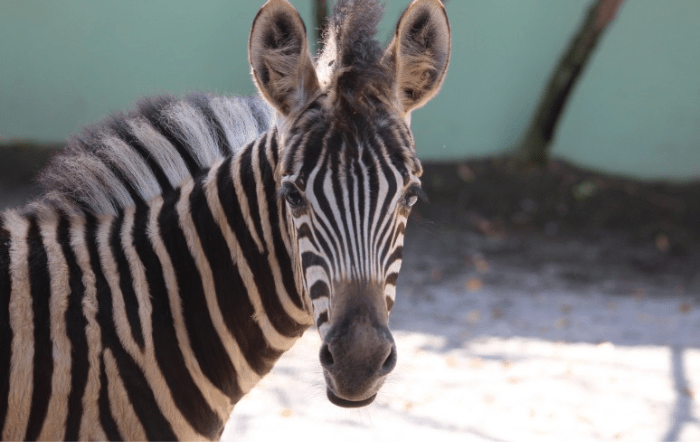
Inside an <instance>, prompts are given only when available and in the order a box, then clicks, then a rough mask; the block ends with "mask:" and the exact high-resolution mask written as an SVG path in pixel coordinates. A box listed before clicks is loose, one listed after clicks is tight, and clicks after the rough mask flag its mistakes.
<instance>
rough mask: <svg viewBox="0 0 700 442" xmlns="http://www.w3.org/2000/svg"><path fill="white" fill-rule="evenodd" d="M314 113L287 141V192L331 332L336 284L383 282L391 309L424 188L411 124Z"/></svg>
mask: <svg viewBox="0 0 700 442" xmlns="http://www.w3.org/2000/svg"><path fill="white" fill-rule="evenodd" d="M308 114H310V115H306V116H305V117H302V118H300V119H299V120H298V121H299V122H301V123H299V124H298V126H297V129H296V135H292V136H291V137H290V138H289V142H288V143H287V145H288V147H287V148H286V149H285V151H286V163H285V164H284V166H285V172H284V173H283V178H282V179H281V184H280V195H281V196H283V197H284V199H285V200H286V205H287V208H288V213H289V217H290V218H291V220H292V224H293V225H294V230H295V233H296V243H297V250H296V253H297V255H298V256H297V258H298V260H299V262H300V263H301V270H302V272H303V285H304V289H305V291H306V293H308V295H309V296H310V298H311V301H312V305H313V310H314V316H315V320H316V324H317V326H318V328H319V331H320V333H321V336H322V337H324V336H325V335H326V333H327V332H328V329H329V327H330V325H331V323H332V322H333V319H334V317H333V316H334V313H335V314H336V315H337V311H334V309H333V306H334V304H335V302H334V301H337V299H336V296H334V295H335V290H334V288H335V287H336V286H339V285H346V284H352V285H359V286H361V285H371V286H373V287H376V288H377V289H379V291H380V293H378V294H377V295H380V296H381V300H379V301H377V302H378V303H379V304H382V305H383V306H384V309H385V310H386V313H387V315H388V312H389V311H390V310H391V307H392V305H393V303H394V299H395V295H396V282H397V278H398V274H399V269H400V267H401V255H402V251H403V238H404V230H405V227H406V220H407V218H408V215H409V213H410V211H411V207H412V206H413V205H414V204H415V203H416V201H417V199H418V197H419V195H420V194H421V193H422V191H421V187H420V179H419V176H420V173H421V169H420V164H419V162H418V161H417V160H416V159H415V157H414V156H413V153H412V152H413V148H412V141H411V134H410V132H409V129H408V127H407V126H406V125H405V124H404V123H403V122H401V121H400V120H398V119H391V118H389V117H387V116H383V118H382V120H381V122H379V123H375V124H372V123H370V122H369V121H359V122H357V124H358V125H359V124H363V125H364V127H359V128H358V127H357V126H355V127H352V128H348V127H347V126H346V125H343V126H341V125H339V124H334V123H333V122H326V121H323V119H322V118H321V117H320V116H319V114H321V112H317V111H315V110H314V109H311V110H309V111H308ZM291 132H292V133H294V132H295V131H294V130H292V131H291Z"/></svg>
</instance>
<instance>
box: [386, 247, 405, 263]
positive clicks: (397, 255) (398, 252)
mask: <svg viewBox="0 0 700 442" xmlns="http://www.w3.org/2000/svg"><path fill="white" fill-rule="evenodd" d="M402 255H403V246H399V247H397V248H396V249H394V251H393V252H392V253H391V256H389V258H388V259H387V261H386V268H389V267H390V266H391V264H393V263H394V262H395V261H398V260H399V259H401V256H402Z"/></svg>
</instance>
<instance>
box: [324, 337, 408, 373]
mask: <svg viewBox="0 0 700 442" xmlns="http://www.w3.org/2000/svg"><path fill="white" fill-rule="evenodd" d="M382 334H383V333H382ZM369 341H374V342H365V343H364V344H367V345H362V344H363V342H359V343H356V344H355V345H353V343H351V342H348V340H347V339H345V338H343V337H333V338H330V339H327V340H325V341H324V342H323V344H322V345H321V351H320V353H319V359H320V361H321V366H322V367H323V368H325V369H326V370H328V371H329V372H331V373H335V372H337V371H341V370H348V369H350V370H354V369H360V371H361V372H363V373H365V374H366V375H368V376H369V377H382V376H386V375H388V374H389V373H391V371H392V370H393V369H394V367H396V360H397V353H396V345H395V344H394V341H393V339H386V338H384V339H371V340H369ZM377 341H379V342H377ZM372 344H373V345H372Z"/></svg>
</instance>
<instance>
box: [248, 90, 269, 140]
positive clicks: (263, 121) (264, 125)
mask: <svg viewBox="0 0 700 442" xmlns="http://www.w3.org/2000/svg"><path fill="white" fill-rule="evenodd" d="M243 101H244V102H245V103H246V105H247V106H248V108H249V109H250V112H251V114H252V115H253V118H255V125H256V129H257V131H258V133H259V134H260V133H263V132H265V131H267V130H268V129H269V128H270V121H268V119H267V117H266V116H267V115H269V110H268V109H266V107H267V106H268V104H267V103H265V102H264V101H263V100H261V99H260V98H258V97H255V96H253V97H244V98H243Z"/></svg>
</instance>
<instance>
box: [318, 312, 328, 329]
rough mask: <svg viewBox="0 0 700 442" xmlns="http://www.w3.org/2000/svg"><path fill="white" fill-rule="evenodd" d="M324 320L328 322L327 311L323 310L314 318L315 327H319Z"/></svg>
mask: <svg viewBox="0 0 700 442" xmlns="http://www.w3.org/2000/svg"><path fill="white" fill-rule="evenodd" d="M326 322H328V312H323V313H321V314H320V315H318V319H317V320H316V327H317V328H318V327H321V326H322V325H323V324H325V323H326Z"/></svg>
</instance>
